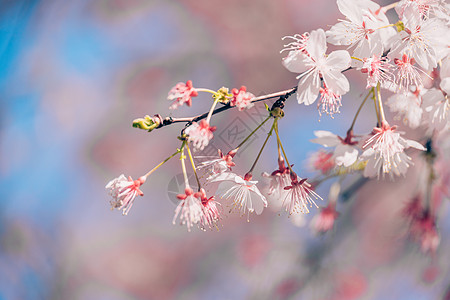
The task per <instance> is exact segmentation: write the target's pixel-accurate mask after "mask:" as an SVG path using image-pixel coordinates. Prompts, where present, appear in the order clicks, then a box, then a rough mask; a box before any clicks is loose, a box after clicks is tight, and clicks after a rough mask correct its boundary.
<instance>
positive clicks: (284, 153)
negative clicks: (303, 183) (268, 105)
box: [274, 119, 295, 174]
mask: <svg viewBox="0 0 450 300" xmlns="http://www.w3.org/2000/svg"><path fill="white" fill-rule="evenodd" d="M274 125H275V134H276V135H277V141H278V144H279V145H280V148H281V151H283V155H284V159H286V163H287V165H288V168H289V170H290V171H291V174H295V173H294V170H292V167H291V164H290V163H289V160H288V158H287V156H286V152H284V148H283V144H282V143H281V139H280V135H279V134H278V119H275V122H274Z"/></svg>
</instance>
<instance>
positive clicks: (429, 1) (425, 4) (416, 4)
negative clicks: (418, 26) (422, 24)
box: [395, 0, 445, 19]
mask: <svg viewBox="0 0 450 300" xmlns="http://www.w3.org/2000/svg"><path fill="white" fill-rule="evenodd" d="M443 2H444V1H442V0H401V1H399V3H398V4H397V5H396V6H395V11H396V12H397V14H398V16H399V17H400V18H401V19H403V17H404V13H405V11H406V10H407V9H411V8H412V9H415V10H417V12H418V14H419V15H420V17H428V15H429V13H430V10H431V11H433V12H435V13H436V12H440V11H443V10H444V11H445V8H444V7H443V5H442V3H443Z"/></svg>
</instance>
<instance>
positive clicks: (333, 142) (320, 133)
mask: <svg viewBox="0 0 450 300" xmlns="http://www.w3.org/2000/svg"><path fill="white" fill-rule="evenodd" d="M314 135H315V136H316V137H317V138H316V139H312V140H311V142H313V143H317V144H320V145H322V146H324V147H335V149H334V151H333V159H334V161H335V162H336V165H338V166H344V167H350V166H351V165H353V164H354V163H355V162H356V160H357V159H358V149H357V148H356V145H357V142H355V141H353V135H352V133H349V134H348V135H347V137H346V138H345V139H343V138H341V137H340V136H337V135H335V134H334V133H331V132H329V131H324V130H317V131H314Z"/></svg>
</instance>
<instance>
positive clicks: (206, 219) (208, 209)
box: [195, 188, 222, 230]
mask: <svg viewBox="0 0 450 300" xmlns="http://www.w3.org/2000/svg"><path fill="white" fill-rule="evenodd" d="M195 196H196V197H197V198H199V199H200V201H201V203H202V205H203V215H202V218H201V220H200V224H201V228H202V229H203V230H205V229H206V227H209V228H213V227H217V222H219V221H220V219H221V215H222V209H221V208H222V207H221V205H220V203H219V202H217V201H215V200H214V196H212V197H209V198H208V197H207V196H206V192H205V189H203V188H201V189H200V192H197V193H195Z"/></svg>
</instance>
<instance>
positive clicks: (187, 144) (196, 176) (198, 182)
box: [186, 143, 201, 191]
mask: <svg viewBox="0 0 450 300" xmlns="http://www.w3.org/2000/svg"><path fill="white" fill-rule="evenodd" d="M186 149H187V152H188V155H189V160H190V161H191V166H192V169H193V170H194V174H195V179H196V180H197V185H198V190H199V191H200V187H201V184H200V180H199V179H198V175H197V170H196V169H195V163H194V159H193V158H192V153H191V149H189V143H186Z"/></svg>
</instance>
